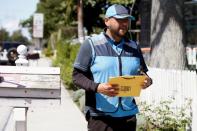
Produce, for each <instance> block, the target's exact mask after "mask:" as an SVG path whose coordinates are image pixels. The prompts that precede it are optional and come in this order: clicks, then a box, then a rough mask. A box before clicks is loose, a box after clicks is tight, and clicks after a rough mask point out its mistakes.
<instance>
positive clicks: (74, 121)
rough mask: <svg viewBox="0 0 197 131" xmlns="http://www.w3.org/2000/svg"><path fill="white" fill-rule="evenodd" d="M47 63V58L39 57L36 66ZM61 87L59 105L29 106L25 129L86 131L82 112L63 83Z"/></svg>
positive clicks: (34, 130) (37, 130) (28, 130)
mask: <svg viewBox="0 0 197 131" xmlns="http://www.w3.org/2000/svg"><path fill="white" fill-rule="evenodd" d="M40 63H42V64H40ZM43 63H44V64H45V65H43ZM49 63H51V62H49V61H48V60H47V59H40V60H39V61H38V66H46V65H47V64H49ZM61 89H62V90H61V99H62V101H61V105H60V106H59V107H55V108H54V107H53V108H29V110H28V112H27V131H87V122H86V120H85V118H84V116H83V114H82V112H81V111H80V110H79V108H78V107H77V106H76V104H75V103H74V102H73V100H72V98H71V97H70V95H69V93H68V91H67V90H65V88H64V86H63V85H61Z"/></svg>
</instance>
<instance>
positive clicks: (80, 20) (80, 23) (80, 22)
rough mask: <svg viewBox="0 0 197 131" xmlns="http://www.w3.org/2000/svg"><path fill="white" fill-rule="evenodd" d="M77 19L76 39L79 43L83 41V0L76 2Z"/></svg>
mask: <svg viewBox="0 0 197 131" xmlns="http://www.w3.org/2000/svg"><path fill="white" fill-rule="evenodd" d="M77 20H78V39H79V42H80V43H83V41H84V29H83V28H84V27H83V0H78V3H77Z"/></svg>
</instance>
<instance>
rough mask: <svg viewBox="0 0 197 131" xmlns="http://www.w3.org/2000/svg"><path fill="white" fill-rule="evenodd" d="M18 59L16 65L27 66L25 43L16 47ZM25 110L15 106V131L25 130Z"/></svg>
mask: <svg viewBox="0 0 197 131" xmlns="http://www.w3.org/2000/svg"><path fill="white" fill-rule="evenodd" d="M17 53H18V54H19V56H18V59H17V60H16V61H15V64H16V66H29V62H28V60H27V59H26V56H27V47H26V46H25V45H19V46H18V47H17ZM27 110H28V108H15V109H14V113H15V125H16V126H15V127H16V131H26V130H27Z"/></svg>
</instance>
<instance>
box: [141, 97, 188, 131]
mask: <svg viewBox="0 0 197 131" xmlns="http://www.w3.org/2000/svg"><path fill="white" fill-rule="evenodd" d="M173 102H175V99H174V98H172V99H170V100H165V101H161V102H160V103H158V104H156V105H154V104H147V103H146V102H141V103H140V104H139V107H140V108H141V111H140V114H139V117H140V118H143V119H144V121H145V125H144V126H141V127H139V128H140V129H139V130H142V131H149V130H150V131H152V130H154V131H185V130H186V127H187V126H189V125H190V124H191V116H190V111H191V110H190V109H191V100H189V99H187V101H186V103H185V105H183V106H182V107H180V108H178V107H175V106H174V105H173Z"/></svg>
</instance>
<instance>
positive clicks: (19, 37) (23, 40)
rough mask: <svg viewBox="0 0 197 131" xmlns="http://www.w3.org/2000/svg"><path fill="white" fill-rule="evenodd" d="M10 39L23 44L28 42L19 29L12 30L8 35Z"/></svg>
mask: <svg viewBox="0 0 197 131" xmlns="http://www.w3.org/2000/svg"><path fill="white" fill-rule="evenodd" d="M10 40H11V41H17V42H21V43H22V44H24V45H28V44H30V42H29V41H28V39H27V38H26V37H25V36H23V34H22V32H21V30H16V31H14V32H13V34H12V35H11V36H10Z"/></svg>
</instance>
